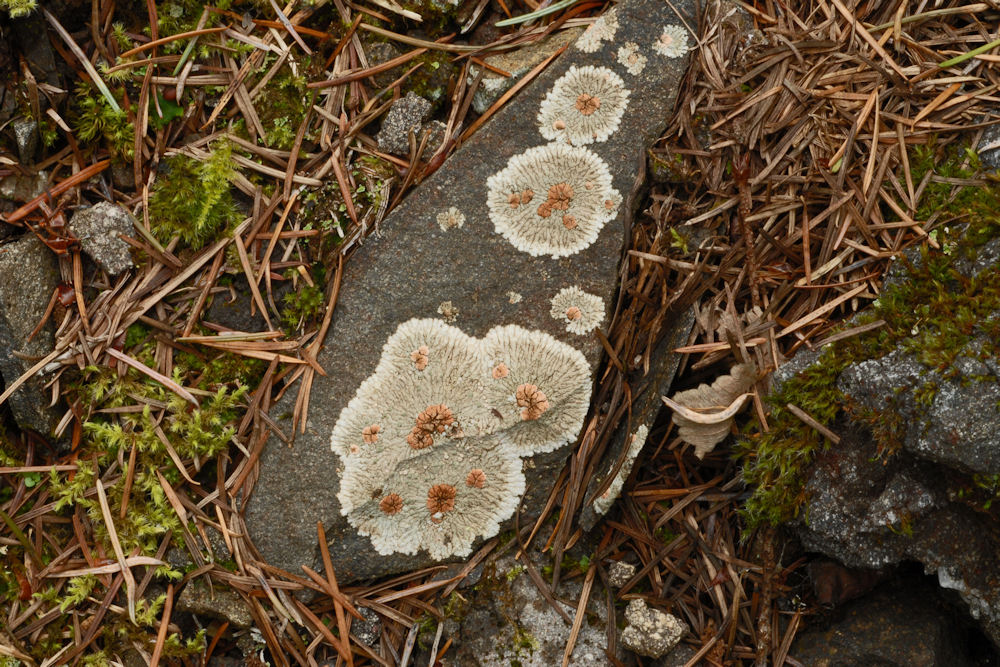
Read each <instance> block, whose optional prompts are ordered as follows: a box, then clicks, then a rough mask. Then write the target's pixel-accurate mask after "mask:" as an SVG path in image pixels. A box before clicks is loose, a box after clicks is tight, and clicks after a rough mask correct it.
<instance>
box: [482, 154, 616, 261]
mask: <svg viewBox="0 0 1000 667" xmlns="http://www.w3.org/2000/svg"><path fill="white" fill-rule="evenodd" d="M486 186H487V190H488V192H487V200H486V203H487V207H488V208H489V212H490V220H492V221H493V226H494V228H495V229H496V231H497V233H498V234H502V235H503V237H504V238H506V239H507V240H508V241H510V243H511V244H512V245H513V246H514V247H515V248H517V249H518V250H520V251H522V252H526V253H528V254H529V255H532V256H534V257H537V256H539V255H551V256H552V257H553V258H559V257H566V256H569V255H572V254H575V253H577V252H580V251H581V250H583V249H584V248H586V247H587V246H589V245H590V244H591V243H593V242H594V241H595V240H596V239H597V235H598V234H599V233H600V231H601V229H602V228H603V227H604V225H605V224H606V223H607V222H608V221H610V220H613V219H614V218H615V216H616V215H618V207H619V205H620V204H621V201H622V198H621V195H620V194H619V193H618V191H617V190H615V189H614V188H613V187H612V185H611V173H610V172H609V171H608V165H607V164H605V163H604V161H603V160H601V158H599V157H598V156H597V155H596V154H595V153H593V152H592V151H590V150H588V149H586V148H583V147H581V146H570V145H568V144H564V143H551V144H546V145H544V146H535V147H533V148H529V149H528V150H526V151H524V152H523V153H519V154H518V155H515V156H514V157H512V158H511V159H510V160H509V161H508V162H507V166H506V167H504V168H503V169H502V170H501V171H499V172H497V173H496V174H494V175H492V176H490V177H489V178H488V179H487V181H486Z"/></svg>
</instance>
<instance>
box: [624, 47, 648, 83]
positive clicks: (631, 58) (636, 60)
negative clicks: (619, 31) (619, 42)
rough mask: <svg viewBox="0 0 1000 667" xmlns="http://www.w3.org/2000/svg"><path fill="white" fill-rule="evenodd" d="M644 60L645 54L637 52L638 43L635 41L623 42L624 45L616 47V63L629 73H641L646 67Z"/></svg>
mask: <svg viewBox="0 0 1000 667" xmlns="http://www.w3.org/2000/svg"><path fill="white" fill-rule="evenodd" d="M646 60H647V59H646V56H644V55H642V54H641V53H640V52H639V45H638V44H636V43H635V42H625V45H624V46H622V47H619V49H618V64H619V65H621V66H622V67H624V68H625V71H626V72H628V73H629V74H632V75H636V74H641V73H642V70H643V69H644V68H645V67H646Z"/></svg>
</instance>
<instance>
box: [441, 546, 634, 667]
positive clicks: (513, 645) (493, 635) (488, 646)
mask: <svg viewBox="0 0 1000 667" xmlns="http://www.w3.org/2000/svg"><path fill="white" fill-rule="evenodd" d="M541 565H542V563H541V562H540V563H539V564H538V567H541ZM581 590H582V585H581V583H580V578H579V577H577V578H576V579H574V580H571V581H568V582H563V583H562V584H561V585H560V587H559V591H558V593H557V595H556V599H557V601H558V604H559V605H560V606H561V607H562V609H563V611H564V612H566V615H567V616H569V618H570V619H572V618H573V617H574V615H575V614H576V604H577V602H578V600H579V598H580V593H581ZM462 595H463V596H467V597H468V603H467V604H466V605H465V606H464V607H463V608H462V609H461V610H460V611H459V616H460V617H461V618H460V621H459V622H455V621H446V622H445V633H446V634H445V636H448V637H452V638H453V639H454V641H455V643H454V644H453V649H452V651H451V652H450V653H449V657H450V658H451V662H450V664H454V665H463V666H466V665H467V666H468V667H509V666H510V665H513V664H519V665H521V667H550V666H551V665H559V664H562V656H563V652H564V650H565V648H566V641H567V639H568V638H569V634H570V630H571V625H570V624H569V623H567V622H566V621H565V620H564V619H563V617H562V616H561V615H560V614H558V613H557V612H556V611H555V610H554V609H553V608H552V607H551V605H550V604H549V603H548V602H547V601H546V600H545V598H544V597H542V594H541V593H539V592H538V588H537V587H536V586H535V584H534V583H532V581H531V577H530V576H529V575H528V574H527V572H525V569H524V566H523V565H519V564H518V563H517V562H515V561H514V560H513V558H510V557H509V556H508V557H503V558H500V559H498V560H497V561H496V562H494V563H490V564H488V565H487V569H486V571H485V572H484V574H483V578H482V579H481V580H480V583H479V584H478V585H477V587H476V590H475V591H473V592H471V593H469V592H466V591H463V592H462ZM603 600H604V594H603V591H601V590H600V589H599V586H596V587H595V588H594V590H593V591H592V592H591V596H590V602H589V604H588V607H587V620H586V621H585V622H584V623H583V625H581V626H580V627H581V630H580V635H579V637H577V640H576V644H575V645H574V647H573V653H572V655H571V657H570V664H571V665H579V666H580V667H591V666H594V667H596V666H597V665H608V664H612V663H611V661H610V660H609V659H608V657H607V654H606V649H605V647H606V646H607V643H608V640H607V613H606V608H605V605H604V604H603ZM596 601H600V603H597V602H596ZM618 657H619V659H620V658H621V656H618Z"/></svg>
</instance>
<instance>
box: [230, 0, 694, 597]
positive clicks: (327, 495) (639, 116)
mask: <svg viewBox="0 0 1000 667" xmlns="http://www.w3.org/2000/svg"><path fill="white" fill-rule="evenodd" d="M674 7H676V8H677V9H679V10H680V11H682V12H687V13H688V15H690V5H689V4H686V3H681V4H677V3H674ZM617 12H618V24H619V26H620V27H619V28H618V33H619V35H618V37H615V38H614V39H612V38H610V37H607V38H606V39H605V41H601V40H598V47H597V48H596V49H593V50H588V51H586V52H585V51H582V50H581V49H580V48H579V47H577V46H574V47H571V48H570V49H568V50H567V51H566V53H565V54H564V55H563V57H561V58H560V59H559V60H557V61H556V62H555V63H553V65H552V66H551V67H550V68H549V70H548V71H546V72H545V73H543V74H542V75H540V76H539V77H538V78H537V79H536V81H534V82H533V83H532V85H531V86H528V87H527V88H526V89H525V90H523V91H521V92H520V93H519V94H518V96H517V97H516V98H514V99H513V100H512V101H511V102H510V103H508V105H507V106H506V107H505V108H504V109H502V110H501V111H500V112H498V114H497V115H496V116H494V118H493V119H492V120H491V121H490V122H489V123H487V124H486V125H485V126H484V127H483V128H482V129H481V130H480V131H479V132H478V133H477V134H476V136H475V137H474V138H473V139H472V140H471V141H470V142H469V143H467V144H466V145H464V146H463V147H462V149H461V150H459V151H458V152H457V153H456V154H455V155H454V156H452V157H451V158H450V159H449V160H448V162H447V163H446V164H445V165H444V166H443V167H442V168H441V169H439V170H438V171H437V172H435V173H434V174H433V175H432V176H431V177H430V178H429V179H427V180H426V181H425V182H424V183H423V184H422V185H421V186H420V187H419V188H418V189H417V190H416V191H415V192H414V193H413V194H411V195H410V196H409V197H408V198H407V200H406V201H404V202H403V203H402V204H401V205H400V206H399V208H398V209H397V210H396V211H394V212H393V214H392V215H390V216H389V217H388V218H387V219H386V220H385V222H384V223H383V224H382V226H381V234H380V235H378V236H374V237H371V238H369V239H368V241H367V242H366V243H365V244H364V246H363V247H361V248H360V249H359V250H358V251H357V253H356V254H355V255H354V256H353V257H352V259H351V261H350V262H348V263H347V265H346V267H345V271H344V275H343V280H342V289H341V292H340V295H339V299H338V304H337V310H336V313H335V315H334V318H333V323H332V326H331V327H330V330H329V332H328V335H327V339H326V347H325V349H324V351H323V352H322V353H321V355H320V358H319V363H320V364H321V365H322V366H323V367H324V368H325V369H326V370H327V373H328V375H327V376H326V377H318V378H317V379H316V381H315V382H314V384H313V386H312V390H311V395H312V400H311V404H310V412H309V420H308V423H307V424H306V432H305V433H304V434H300V435H298V436H297V439H296V440H295V442H294V444H293V445H291V446H287V445H285V444H283V443H282V442H281V441H279V440H278V439H276V438H272V439H271V441H269V443H268V444H267V446H266V447H265V450H264V452H263V454H262V456H261V460H260V465H261V476H260V478H259V480H258V481H257V484H256V486H255V489H254V492H253V495H252V497H251V498H250V501H249V503H248V505H247V514H246V516H247V522H248V527H249V530H250V535H251V538H252V539H253V541H254V543H255V545H256V546H257V548H258V549H259V550H260V552H261V553H262V555H263V556H264V557H265V559H266V560H267V561H268V562H270V563H272V564H274V565H276V566H279V567H282V568H284V569H287V570H289V571H291V572H297V571H299V568H300V565H310V566H318V562H317V558H318V551H317V545H316V521H317V520H322V521H323V522H324V525H325V529H326V534H327V537H328V539H329V543H330V544H329V547H330V551H331V554H332V556H333V559H334V566H335V568H336V570H337V574H338V579H340V580H342V581H345V582H347V581H352V580H357V579H361V578H367V577H375V576H381V575H385V574H388V573H392V572H399V571H405V570H408V569H413V568H417V567H421V566H424V565H427V564H430V563H432V562H433V561H432V560H431V559H430V558H429V557H428V556H427V554H426V553H424V552H419V553H418V554H416V555H406V554H403V553H399V552H396V553H393V554H392V555H383V554H379V553H377V552H376V551H375V550H374V549H373V547H372V543H371V540H370V539H369V538H368V537H366V536H362V535H359V534H358V532H357V530H356V529H355V528H353V527H352V526H351V524H350V523H348V521H347V519H346V518H345V517H344V516H342V515H341V505H340V501H339V500H338V498H337V494H338V491H339V477H340V474H341V473H342V471H343V465H342V461H341V460H340V459H339V457H337V456H336V455H334V454H333V453H332V451H331V449H330V434H331V431H332V429H333V427H334V424H335V423H337V420H338V418H339V416H340V414H341V411H342V409H343V408H344V407H345V406H346V405H347V403H348V401H349V400H351V398H352V397H353V396H354V395H355V394H356V392H357V391H358V388H359V386H360V385H361V383H362V382H363V381H364V380H365V379H366V378H368V377H370V376H371V375H372V374H373V371H374V369H375V367H376V364H377V363H378V361H379V358H380V355H381V349H380V348H381V347H382V345H383V344H384V343H385V342H386V341H387V340H388V339H389V337H390V335H392V334H393V333H394V332H395V331H396V330H397V327H399V325H400V324H401V323H403V322H407V321H408V320H410V319H413V318H439V317H444V314H443V311H442V304H445V303H447V302H450V303H451V306H450V308H449V309H448V313H449V314H450V315H451V320H450V322H449V323H450V324H451V325H453V326H455V327H458V328H459V329H461V331H462V332H464V334H465V335H467V336H472V337H476V338H482V337H483V336H484V335H485V334H486V333H487V332H488V331H490V330H491V329H493V328H494V327H496V326H498V325H508V324H516V325H518V326H520V327H524V328H526V329H528V330H530V331H536V332H544V333H545V334H547V335H550V336H552V337H554V339H555V340H556V341H559V342H560V343H561V344H566V345H569V346H572V347H573V348H576V349H577V350H579V351H580V352H582V353H583V355H584V357H585V359H586V362H587V363H588V364H589V365H590V368H591V369H593V368H594V367H596V364H597V363H598V361H599V360H600V357H601V354H602V347H601V345H600V343H599V341H598V340H597V338H596V337H595V336H593V335H581V334H576V333H571V332H570V331H569V330H568V329H567V321H566V319H567V318H555V317H553V316H552V315H551V314H550V311H551V308H552V307H551V303H550V302H551V299H552V298H553V297H554V296H555V295H556V294H557V293H558V292H559V291H560V290H561V289H563V288H566V287H569V286H573V285H576V286H578V287H579V288H580V289H582V290H583V291H585V292H587V293H588V294H592V295H596V296H597V297H599V298H601V299H602V300H603V302H604V304H605V316H606V315H607V313H609V312H611V311H610V309H611V308H612V306H613V300H614V296H615V294H616V285H615V283H616V280H617V271H618V265H619V261H620V258H621V254H622V238H623V233H622V221H623V219H624V217H625V216H626V215H627V213H628V211H626V208H627V206H621V207H619V210H618V214H617V217H616V218H615V219H614V220H612V221H610V222H608V223H607V224H605V225H604V226H603V228H602V229H600V231H599V234H597V238H596V239H595V240H594V241H593V242H592V243H591V244H589V245H588V246H586V247H585V248H584V249H582V250H580V251H579V252H576V253H575V254H570V255H569V256H566V257H562V258H560V259H552V258H551V257H549V256H547V255H542V256H532V255H530V254H528V253H526V252H521V251H519V250H517V249H516V248H515V247H514V246H513V245H512V243H511V242H509V241H508V240H507V238H505V237H504V236H502V235H501V234H499V233H496V231H495V226H494V223H493V222H492V221H491V219H490V213H489V210H488V207H487V195H488V190H487V180H488V179H489V178H490V177H491V176H493V175H494V174H497V173H498V172H500V171H501V170H503V169H504V168H505V166H506V165H507V162H508V160H509V159H510V158H511V157H513V156H515V155H517V154H520V153H523V152H524V151H526V150H528V149H530V148H533V147H537V146H544V145H546V143H547V142H546V141H545V140H544V139H543V138H542V136H541V134H540V132H539V127H538V126H537V123H536V117H537V115H538V110H539V106H540V103H541V101H542V99H543V98H544V97H545V96H546V94H547V93H548V92H549V90H551V88H552V84H553V83H554V82H555V81H556V79H558V78H559V77H560V76H562V75H563V74H564V73H565V72H566V71H567V70H568V69H569V68H570V67H571V66H574V65H576V66H583V65H603V66H606V67H608V68H610V69H612V70H613V71H614V72H615V73H616V74H617V76H620V77H622V78H623V79H624V81H625V86H626V87H627V88H628V89H629V90H630V91H632V93H631V97H630V99H629V101H628V105H627V108H626V109H625V112H624V115H623V116H622V118H621V120H620V125H619V127H618V129H617V132H615V133H614V134H613V135H612V136H611V137H610V138H609V139H608V140H607V141H606V142H603V143H593V144H589V145H588V146H587V150H589V151H591V152H592V153H594V154H596V155H597V156H599V158H600V159H601V160H603V161H604V162H605V163H606V164H607V165H608V167H609V169H610V177H611V183H612V185H613V187H614V189H615V190H617V191H618V192H619V193H622V195H623V196H624V195H628V194H629V193H630V191H631V190H632V188H633V185H634V182H635V179H636V174H637V168H638V165H639V163H640V160H642V159H643V156H644V150H645V147H646V146H647V145H648V143H649V142H650V141H652V140H653V139H654V138H655V137H657V136H658V134H659V132H660V131H661V129H662V127H663V125H664V123H665V122H666V119H667V116H668V114H669V112H670V108H671V106H672V104H673V101H674V99H675V95H676V89H677V84H678V82H679V80H680V77H681V76H682V74H683V71H684V67H685V65H686V59H685V58H683V57H680V58H669V57H666V56H663V55H660V54H658V53H656V52H655V51H654V49H653V44H654V42H656V41H657V40H658V39H659V36H660V34H661V33H662V30H663V26H664V25H666V24H676V23H678V20H677V18H676V15H675V14H674V12H673V10H672V9H671V8H670V7H669V6H668V5H665V4H663V3H661V2H659V1H658V0H626V2H623V3H621V4H619V5H618V7H617ZM605 34H606V33H605ZM581 39H582V38H581ZM621 40H630V41H632V42H635V43H637V44H640V45H642V49H643V50H644V51H646V52H648V58H649V62H650V65H651V66H647V67H646V68H645V69H644V70H643V71H642V72H641V74H630V73H628V72H627V71H626V70H625V68H624V67H623V66H622V65H620V64H619V63H618V60H617V56H616V48H617V44H618V42H619V41H621ZM592 42H593V40H591V42H590V43H588V48H590V47H592V46H593V43H592ZM652 65H655V66H652ZM593 106H594V105H593V104H591V105H590V106H589V107H587V108H588V109H592V108H593ZM582 190H583V189H582V188H581V191H582ZM540 194H544V193H540ZM556 194H557V195H558V194H559V193H556ZM553 196H554V195H552V193H551V192H550V193H549V197H550V201H547V202H543V201H542V198H541V197H539V201H538V204H540V205H541V204H546V203H548V204H549V208H550V209H554V210H556V211H559V210H562V209H559V208H558V207H559V206H560V205H561V202H562V201H564V200H560V199H559V198H558V196H557V197H556V198H555V199H552V197H553ZM528 199H530V197H529V196H527V195H526V194H525V193H522V198H521V200H522V201H527V200H528ZM609 201H610V200H609ZM505 202H506V200H505ZM613 204H614V202H611V205H612V207H613ZM452 206H454V207H456V208H457V209H458V210H459V211H460V212H461V213H462V215H463V216H464V219H465V222H464V225H462V226H455V227H451V228H449V229H448V230H447V231H445V230H442V228H441V226H440V225H439V222H438V216H439V215H440V214H441V213H443V212H446V211H448V210H449V209H450V207H452ZM539 208H542V207H541V206H539ZM530 210H534V206H532V207H531V209H530ZM539 215H540V216H541V215H542V213H539ZM557 219H558V218H557ZM564 224H567V222H566V221H564ZM567 229H571V228H570V227H568V226H567ZM511 294H514V295H516V296H517V297H519V298H514V297H512V296H511ZM415 352H416V350H415ZM295 394H296V390H295V389H294V388H293V390H291V391H289V392H287V394H286V396H285V399H284V400H283V401H282V402H280V403H279V404H278V405H276V406H275V408H274V410H273V411H272V414H273V415H275V416H276V417H282V416H285V415H290V414H291V412H292V406H293V404H294V400H295ZM513 400H514V397H513V396H511V401H513ZM283 424H284V428H285V429H286V432H290V429H289V426H288V422H287V421H285V422H283ZM581 425H582V424H581ZM368 437H371V436H368ZM565 455H566V452H565V450H564V449H557V450H555V451H552V452H549V453H544V454H537V455H534V456H532V457H530V458H525V465H524V475H525V481H526V489H527V491H526V492H525V494H524V497H523V508H524V511H525V513H527V514H532V513H537V512H538V511H539V509H540V507H541V504H542V503H544V499H545V498H546V497H547V494H548V491H549V485H550V484H551V480H552V479H553V478H554V477H555V475H556V473H557V471H558V469H559V467H561V465H562V462H563V460H564V458H565ZM380 472H381V474H382V475H386V474H388V471H387V470H382V471H380ZM462 488H464V485H462ZM379 490H380V491H381V489H379ZM439 500H440V499H439ZM386 509H388V510H395V509H396V508H395V506H394V505H392V504H387V505H386ZM419 510H420V508H415V511H419ZM383 511H385V510H383ZM428 527H429V528H428V529H432V524H431V523H430V522H428Z"/></svg>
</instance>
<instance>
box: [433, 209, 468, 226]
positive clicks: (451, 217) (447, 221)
mask: <svg viewBox="0 0 1000 667" xmlns="http://www.w3.org/2000/svg"><path fill="white" fill-rule="evenodd" d="M437 223H438V227H440V228H441V231H443V232H446V231H448V230H449V229H461V228H462V225H464V224H465V214H463V213H462V212H461V211H459V210H458V209H457V208H455V207H454V206H452V207H451V208H449V209H448V210H447V211H442V212H441V213H438V215H437Z"/></svg>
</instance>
